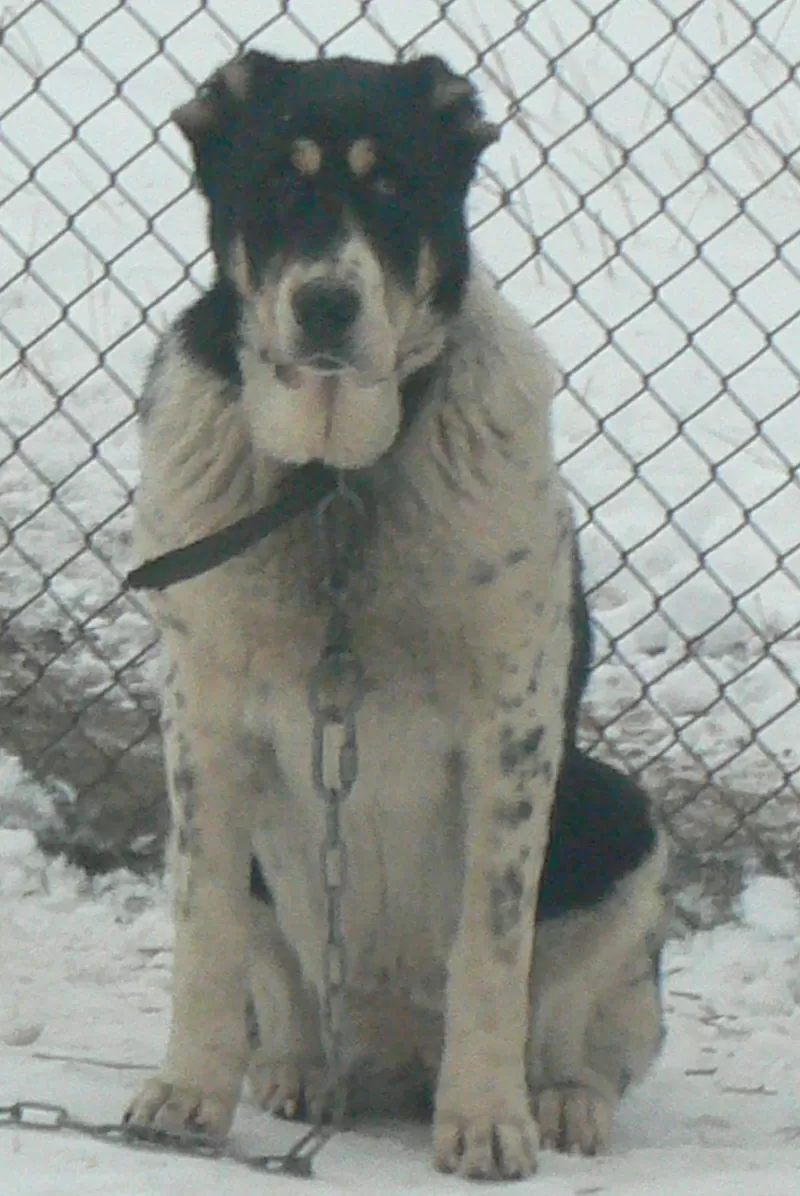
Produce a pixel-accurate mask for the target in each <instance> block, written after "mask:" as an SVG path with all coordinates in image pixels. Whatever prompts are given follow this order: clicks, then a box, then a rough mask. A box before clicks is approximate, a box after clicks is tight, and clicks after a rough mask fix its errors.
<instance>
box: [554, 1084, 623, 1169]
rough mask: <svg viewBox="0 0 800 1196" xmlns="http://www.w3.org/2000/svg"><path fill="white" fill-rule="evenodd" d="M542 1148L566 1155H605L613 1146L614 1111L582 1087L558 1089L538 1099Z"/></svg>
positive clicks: (606, 1101)
mask: <svg viewBox="0 0 800 1196" xmlns="http://www.w3.org/2000/svg"><path fill="white" fill-rule="evenodd" d="M536 1111H537V1117H538V1119H539V1131H540V1134H541V1139H542V1146H543V1147H545V1148H546V1149H548V1150H561V1151H563V1152H564V1153H565V1154H583V1155H595V1154H604V1153H605V1152H606V1151H607V1150H608V1148H609V1146H610V1143H611V1123H612V1119H613V1110H612V1107H611V1103H610V1102H609V1101H608V1100H607V1099H606V1097H604V1096H602V1095H601V1094H600V1093H599V1092H593V1091H592V1089H591V1088H585V1087H583V1085H580V1084H562V1085H554V1086H553V1087H552V1088H544V1089H542V1091H541V1092H539V1093H538V1094H537V1096H536Z"/></svg>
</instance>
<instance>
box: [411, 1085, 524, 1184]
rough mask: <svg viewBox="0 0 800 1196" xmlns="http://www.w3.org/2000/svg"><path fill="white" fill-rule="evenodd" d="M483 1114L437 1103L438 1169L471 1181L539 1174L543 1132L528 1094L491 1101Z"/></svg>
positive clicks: (435, 1130)
mask: <svg viewBox="0 0 800 1196" xmlns="http://www.w3.org/2000/svg"><path fill="white" fill-rule="evenodd" d="M486 1103H487V1105H489V1106H491V1105H492V1104H494V1105H496V1106H499V1107H496V1108H494V1109H492V1108H490V1107H489V1108H486V1109H484V1110H481V1111H480V1112H474V1111H460V1110H459V1109H458V1108H454V1107H453V1103H452V1102H447V1101H445V1102H438V1101H437V1111H436V1115H435V1117H434V1123H433V1145H434V1152H435V1157H436V1166H437V1167H438V1168H439V1170H440V1171H453V1172H455V1173H456V1174H458V1175H463V1176H465V1177H467V1178H469V1179H524V1178H525V1177H526V1176H528V1175H532V1174H533V1172H534V1171H535V1170H536V1152H537V1149H538V1146H539V1131H538V1128H537V1125H536V1122H535V1121H534V1119H533V1117H532V1116H531V1114H530V1112H529V1110H528V1100H527V1094H524V1095H523V1094H520V1097H519V1099H517V1100H515V1101H497V1099H496V1098H495V1099H494V1100H490V1101H487V1102H486Z"/></svg>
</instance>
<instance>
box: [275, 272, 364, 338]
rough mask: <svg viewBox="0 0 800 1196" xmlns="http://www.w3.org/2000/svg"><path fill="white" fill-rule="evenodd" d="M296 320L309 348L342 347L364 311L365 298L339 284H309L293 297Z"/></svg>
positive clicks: (299, 289) (320, 282)
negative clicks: (362, 310) (363, 301)
mask: <svg viewBox="0 0 800 1196" xmlns="http://www.w3.org/2000/svg"><path fill="white" fill-rule="evenodd" d="M292 308H293V309H294V314H295V319H296V320H297V323H298V324H299V325H300V327H301V328H302V330H303V333H304V335H305V337H306V338H307V341H308V345H309V348H313V349H330V348H335V347H336V346H337V345H340V344H341V343H342V341H343V340H344V339H345V337H346V336H347V334H348V332H349V331H350V329H351V328H352V326H353V324H354V323H355V321H356V318H357V317H358V313H359V311H360V310H361V299H360V297H359V295H358V292H357V291H354V290H353V288H352V287H348V286H345V285H344V284H342V283H338V282H323V281H316V282H306V283H304V284H303V285H302V286H301V287H298V288H297V290H296V291H295V293H294V295H293V297H292Z"/></svg>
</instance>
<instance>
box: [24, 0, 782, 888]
mask: <svg viewBox="0 0 800 1196" xmlns="http://www.w3.org/2000/svg"><path fill="white" fill-rule="evenodd" d="M245 44H254V45H256V46H258V47H259V48H262V49H267V50H270V51H272V52H275V53H278V54H284V55H287V56H298V57H307V56H310V55H316V54H354V55H357V56H360V57H377V58H381V59H391V58H394V57H396V56H407V55H410V54H415V53H418V52H426V53H431V52H432V53H439V54H442V55H443V56H445V57H446V58H447V59H448V61H449V62H450V63H451V64H452V65H453V66H454V67H455V68H456V69H459V70H461V71H463V72H465V73H466V72H468V73H470V74H471V76H472V77H473V78H474V80H475V82H476V83H477V84H478V86H479V87H480V89H481V91H482V93H483V95H484V98H485V103H486V108H487V111H488V113H489V115H490V117H491V118H492V119H496V120H499V121H501V122H502V123H503V126H504V134H503V137H502V139H501V142H500V144H499V145H498V146H497V147H496V148H495V149H493V150H492V151H491V152H490V153H489V154H488V155H487V158H486V162H485V166H484V169H483V171H482V174H481V177H480V179H479V182H478V185H477V186H476V188H475V190H474V193H473V197H472V202H471V213H470V214H471V221H472V224H473V227H474V230H475V238H476V243H477V245H478V248H479V251H480V252H481V253H482V255H483V256H484V258H485V259H486V260H487V261H488V263H489V265H490V267H491V268H492V269H493V270H494V272H495V274H496V276H497V278H498V280H499V282H500V283H501V284H502V285H503V286H504V287H505V288H506V290H507V292H508V293H509V295H510V296H511V298H512V299H513V300H514V301H515V302H516V303H518V305H519V306H520V307H521V308H522V309H523V310H524V311H525V313H526V314H527V315H528V316H529V318H530V320H531V322H532V323H535V324H536V325H537V326H538V328H539V329H540V331H541V333H542V335H543V336H544V338H545V339H546V340H547V342H548V343H549V344H550V345H551V347H552V349H553V351H554V353H555V355H556V357H557V359H558V360H559V362H560V364H561V365H562V366H563V369H564V378H565V385H564V389H563V392H562V394H561V396H560V398H559V402H558V406H557V411H556V447H557V451H558V453H559V456H560V458H561V460H562V462H563V466H564V470H565V474H566V477H567V479H568V481H569V483H570V485H571V487H572V491H573V495H574V498H575V504H576V509H577V511H578V516H579V520H580V524H581V529H582V543H583V549H584V554H585V557H586V561H587V578H588V581H589V583H590V587H591V601H592V607H593V612H594V617H595V623H596V628H597V633H598V635H597V641H598V642H597V667H596V671H595V678H594V682H593V685H592V688H591V691H590V696H589V701H588V703H587V710H586V717H585V722H584V732H585V736H586V739H587V741H588V742H590V743H592V744H594V745H595V746H596V747H597V749H598V750H600V751H602V752H605V753H607V754H609V755H610V756H611V757H613V758H616V759H617V760H621V761H622V762H623V763H624V764H625V765H626V767H628V768H630V769H633V770H635V771H636V772H637V773H639V774H640V775H641V776H642V777H643V778H644V780H645V781H646V782H647V784H648V785H649V786H650V788H651V789H652V791H653V792H654V793H655V795H656V797H657V799H658V801H659V804H660V808H661V809H662V811H663V813H664V816H665V818H666V820H667V822H668V825H669V827H670V829H671V831H672V833H673V836H674V839H675V842H676V844H677V846H678V854H679V857H680V859H681V861H682V863H683V868H684V881H685V884H686V886H687V887H688V888H691V887H692V886H695V887H697V886H700V887H701V888H702V889H703V892H704V895H705V897H707V896H709V895H710V896H711V897H712V899H713V898H714V897H715V896H719V893H717V892H716V890H719V891H720V892H721V891H722V890H725V889H731V890H732V889H733V888H735V884H736V879H737V877H738V875H739V874H740V872H741V869H742V868H747V867H755V866H758V867H761V868H767V869H770V870H778V871H786V872H788V873H789V874H791V875H794V876H797V875H798V874H800V846H799V845H800V834H799V832H800V801H798V768H800V756H799V755H798V730H799V729H800V715H798V713H797V711H796V706H797V688H798V677H800V582H799V581H798V571H799V570H800V496H799V495H798V489H797V481H796V477H795V463H796V462H797V460H798V457H799V456H800V453H799V450H800V430H799V426H798V425H799V421H798V418H797V415H798V410H799V408H798V405H797V395H798V373H800V318H798V316H797V307H798V304H797V294H798V281H799V279H798V275H799V274H800V184H799V183H798V177H797V167H798V162H800V157H798V150H797V144H798V142H797V117H796V114H797V112H798V110H800V104H799V103H798V101H799V100H800V94H798V92H799V90H800V88H799V85H798V79H797V72H796V65H795V64H796V61H797V50H798V48H800V5H797V4H796V3H795V0H772V2H769V0H692V2H690V0H527V3H525V2H524V0H491V2H490V0H438V3H433V2H431V0H408V3H404V4H402V5H399V4H396V3H392V2H391V0H340V2H339V3H337V4H335V5H334V4H328V3H325V2H324V0H237V2H236V3H231V2H226V0H206V2H203V0H128V2H125V3H123V2H122V0H70V2H69V4H67V3H66V2H65V0H34V2H33V3H30V4H24V3H21V4H18V5H15V6H10V7H7V8H5V9H4V10H3V11H2V15H0V131H1V133H2V140H1V141H0V518H1V519H2V533H3V534H2V540H0V620H1V621H0V687H1V689H0V692H1V693H2V707H1V709H2V713H1V714H0V734H1V735H2V738H1V739H0V743H2V745H3V747H4V749H5V755H3V756H0V793H2V797H1V798H0V820H2V821H4V822H5V823H6V825H14V824H19V823H20V822H23V823H25V824H26V825H31V824H32V823H33V824H35V825H36V826H37V828H38V831H39V834H40V836H41V838H42V840H43V841H44V842H46V843H50V844H51V845H52V846H54V847H58V848H64V847H66V848H67V850H68V851H69V853H70V854H71V856H72V857H73V858H75V859H78V860H82V861H83V862H85V863H88V864H90V865H91V866H92V867H104V866H110V865H111V864H114V863H119V862H126V863H129V864H133V865H135V866H143V867H144V866H148V865H149V864H151V863H153V862H154V861H155V860H157V858H158V856H159V853H160V850H161V844H162V839H163V831H164V824H165V807H164V797H163V783H162V777H161V764H160V757H159V746H158V736H157V731H156V721H157V720H156V709H155V703H154V698H153V686H152V682H153V673H154V669H155V656H156V653H155V644H154V636H153V632H152V627H151V625H150V623H149V622H148V619H147V615H146V610H145V608H144V607H142V606H140V605H139V603H138V602H137V601H136V600H135V599H132V598H130V597H128V596H125V597H123V596H121V595H120V579H121V576H122V573H123V572H124V570H125V568H126V567H127V565H128V564H129V563H130V561H129V524H130V500H131V490H132V487H133V485H134V484H135V478H136V437H135V430H134V427H133V422H132V406H133V400H134V396H135V394H136V391H137V387H138V386H139V383H140V380H141V378H142V374H143V369H144V365H145V362H146V359H147V356H148V354H149V352H150V351H151V350H152V347H153V345H154V343H155V340H156V337H157V334H158V332H159V330H160V329H162V328H163V327H164V325H165V324H166V322H167V321H168V319H170V318H171V317H172V316H173V315H174V314H175V312H176V311H177V310H179V309H180V308H181V307H182V306H183V305H185V304H186V303H187V302H189V301H191V299H192V298H193V297H194V296H195V295H196V294H197V291H198V288H199V287H202V286H203V285H204V283H205V282H206V281H207V280H208V277H209V262H208V258H207V255H206V253H205V247H204V243H203V240H204V234H203V222H202V209H201V204H200V201H199V199H198V198H197V196H196V195H195V194H194V193H193V192H192V191H191V189H190V177H189V163H188V157H187V154H186V151H185V147H184V146H183V144H182V143H181V140H180V137H179V136H178V134H177V131H176V130H175V129H173V128H172V127H171V126H170V124H169V119H168V116H169V110H170V108H171V107H172V106H173V105H175V104H177V103H179V102H181V101H182V100H184V99H185V98H186V97H187V95H188V94H189V93H190V91H191V89H192V88H193V87H194V86H195V84H196V83H197V82H198V81H199V80H202V79H203V78H205V77H206V76H207V75H208V74H209V73H210V72H211V71H212V70H213V69H214V68H215V67H216V66H218V65H219V64H220V63H221V62H222V61H224V60H225V59H226V58H228V57H229V56H231V55H232V54H233V53H234V52H235V51H236V50H237V49H238V48H239V47H240V46H242V45H245ZM32 778H36V779H37V781H38V782H39V783H36V784H34V783H33V779H32ZM41 783H43V785H44V787H43V788H42V784H41ZM712 864H713V865H714V866H713V867H712V866H711V865H712ZM712 877H716V878H717V879H716V880H710V879H709V878H712ZM712 903H713V901H712Z"/></svg>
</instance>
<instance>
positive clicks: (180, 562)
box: [124, 462, 336, 590]
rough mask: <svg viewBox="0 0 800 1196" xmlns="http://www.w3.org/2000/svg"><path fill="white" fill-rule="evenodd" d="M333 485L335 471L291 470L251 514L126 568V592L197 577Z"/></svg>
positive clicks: (321, 467)
mask: <svg viewBox="0 0 800 1196" xmlns="http://www.w3.org/2000/svg"><path fill="white" fill-rule="evenodd" d="M335 487H336V470H334V469H330V468H329V467H328V466H327V465H319V464H318V463H317V462H311V463H309V464H308V465H301V466H300V467H299V468H298V469H295V470H293V471H292V472H291V473H290V474H288V476H287V477H286V479H285V480H284V482H283V483H282V485H281V487H280V491H279V493H278V496H277V498H276V499H275V500H274V501H273V502H271V503H270V504H269V506H266V507H262V508H261V510H260V511H255V512H254V513H253V514H252V515H245V516H244V518H242V519H237V520H236V522H235V523H231V524H230V526H229V527H223V528H222V529H221V530H220V531H218V532H212V533H211V535H210V536H203V537H202V538H201V539H199V540H193V541H192V543H191V544H185V545H184V546H183V547H182V548H173V549H171V551H170V552H165V553H162V555H161V556H156V557H153V558H152V559H151V560H149V561H145V562H144V564H143V565H139V567H138V568H137V569H132V570H131V572H130V573H129V574H128V576H127V577H126V578H125V582H124V588H125V589H126V590H166V589H167V588H168V587H169V586H172V585H175V583H176V582H179V581H188V580H189V579H190V578H192V577H199V576H200V574H201V573H207V572H208V570H209V569H214V568H216V566H217V565H222V564H224V563H225V561H229V560H231V558H232V557H235V556H239V555H240V554H241V553H243V552H245V551H246V550H247V549H248V548H252V546H253V545H254V544H258V542H259V541H260V540H265V539H266V537H267V536H269V535H270V534H271V533H272V532H274V531H277V529H278V528H279V527H283V526H284V525H285V524H287V523H290V522H291V521H292V520H293V519H296V518H297V516H298V515H302V514H303V513H304V512H305V511H310V510H311V509H312V508H313V507H315V506H316V505H317V503H318V502H319V501H320V500H321V499H323V498H324V497H325V496H326V494H330V493H331V491H332V490H334V489H335Z"/></svg>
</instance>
